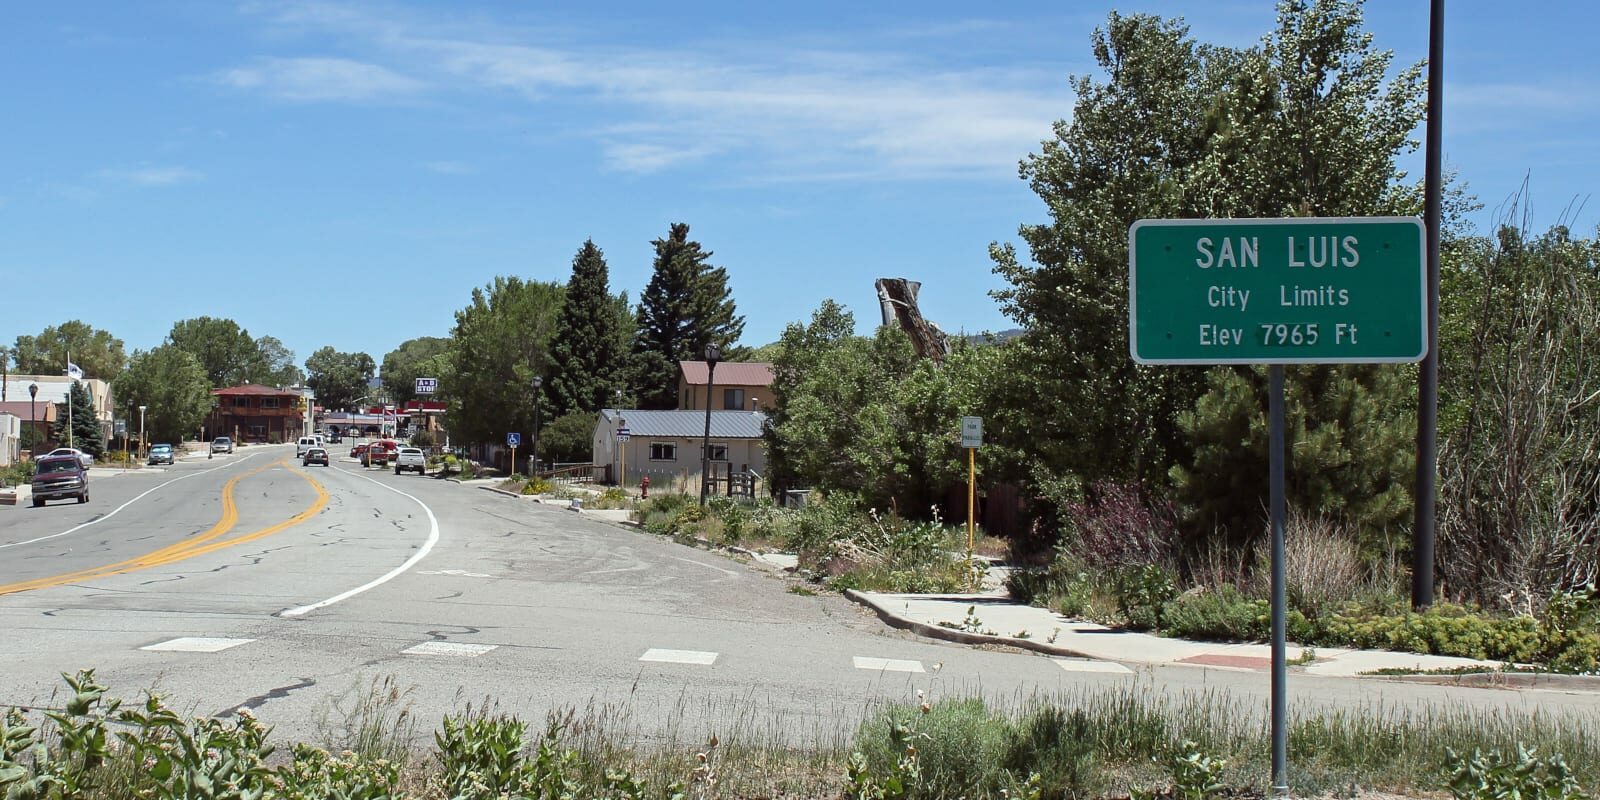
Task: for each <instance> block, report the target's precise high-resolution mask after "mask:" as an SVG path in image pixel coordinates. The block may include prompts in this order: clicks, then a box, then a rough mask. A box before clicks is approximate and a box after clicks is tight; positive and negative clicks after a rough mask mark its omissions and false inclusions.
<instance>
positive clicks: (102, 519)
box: [0, 453, 261, 550]
mask: <svg viewBox="0 0 1600 800" xmlns="http://www.w3.org/2000/svg"><path fill="white" fill-rule="evenodd" d="M258 455H261V454H260V453H250V454H249V455H247V456H245V457H244V458H241V459H239V460H238V461H230V462H228V463H226V464H222V465H220V466H216V467H212V468H211V469H207V470H201V471H199V472H191V473H189V474H188V475H179V476H178V477H176V478H173V479H172V480H170V481H167V482H166V483H158V484H156V485H155V486H152V487H150V488H148V489H146V490H144V491H143V492H141V493H140V494H139V495H138V496H136V497H134V498H133V499H132V500H129V501H128V502H126V503H123V504H122V505H120V506H117V507H116V508H114V509H112V510H111V513H109V514H105V515H102V516H98V517H95V518H94V519H91V520H89V521H88V522H85V523H83V524H81V525H78V526H76V527H72V528H68V529H66V530H64V531H62V532H60V533H52V534H50V535H49V536H40V537H39V538H37V539H29V540H27V541H23V542H11V543H10V544H0V550H4V549H6V548H7V547H21V546H23V545H25V544H33V543H35V542H44V541H49V540H50V539H56V538H60V537H62V536H66V535H67V534H69V533H77V532H78V531H81V530H83V529H84V528H87V527H89V526H90V525H95V524H98V523H101V522H105V521H106V520H108V519H111V518H112V517H114V516H116V515H117V512H119V511H121V510H122V509H124V508H127V507H128V506H131V505H133V504H134V503H137V502H139V501H140V500H143V499H144V497H145V495H147V494H150V493H151V492H153V491H155V490H157V489H163V488H166V487H168V486H171V485H172V484H174V483H177V482H178V481H181V480H184V479H186V478H193V477H195V476H196V475H206V474H209V473H212V472H216V471H217V470H219V469H227V468H228V467H232V466H237V465H239V464H243V463H244V462H245V461H247V460H249V459H250V458H252V457H254V456H258Z"/></svg>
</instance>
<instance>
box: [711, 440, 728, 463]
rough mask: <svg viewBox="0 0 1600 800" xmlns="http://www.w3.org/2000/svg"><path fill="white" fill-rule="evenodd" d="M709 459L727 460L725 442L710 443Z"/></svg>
mask: <svg viewBox="0 0 1600 800" xmlns="http://www.w3.org/2000/svg"><path fill="white" fill-rule="evenodd" d="M711 460H712V461H727V460H728V446H727V445H725V444H714V445H711Z"/></svg>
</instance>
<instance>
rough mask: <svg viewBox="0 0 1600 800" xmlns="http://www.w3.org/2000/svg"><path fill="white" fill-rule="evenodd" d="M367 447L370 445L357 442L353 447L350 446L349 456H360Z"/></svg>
mask: <svg viewBox="0 0 1600 800" xmlns="http://www.w3.org/2000/svg"><path fill="white" fill-rule="evenodd" d="M368 447H371V445H366V444H358V445H356V446H355V447H352V448H350V457H351V458H360V457H361V455H362V454H363V453H365V452H367V448H368Z"/></svg>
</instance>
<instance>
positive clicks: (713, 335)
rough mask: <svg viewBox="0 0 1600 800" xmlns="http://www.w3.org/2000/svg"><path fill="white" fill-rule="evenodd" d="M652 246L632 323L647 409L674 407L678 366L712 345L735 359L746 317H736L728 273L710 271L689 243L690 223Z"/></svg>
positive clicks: (639, 389) (638, 387)
mask: <svg viewBox="0 0 1600 800" xmlns="http://www.w3.org/2000/svg"><path fill="white" fill-rule="evenodd" d="M651 244H653V245H654V246H655V249H656V258H655V268H654V272H653V273H652V274H651V276H650V283H649V284H648V285H646V286H645V290H644V294H642V295H640V297H639V310H638V314H637V317H636V319H635V323H634V329H635V333H634V340H633V358H634V370H635V372H634V378H633V390H634V393H635V394H636V395H637V397H638V402H639V404H640V406H641V407H643V408H675V407H676V406H677V400H678V362H679V361H693V360H698V359H701V358H703V357H704V353H705V348H706V345H708V344H715V345H717V346H718V347H720V348H722V351H723V353H724V357H725V358H727V359H728V360H730V361H731V360H734V359H735V358H736V355H737V354H736V353H735V352H734V350H733V346H734V343H735V342H737V341H738V339H739V336H740V334H742V333H744V317H741V316H739V315H738V314H737V313H735V309H734V304H733V296H732V293H731V291H730V290H729V289H728V271H727V270H726V269H725V268H723V267H713V266H711V264H710V263H709V261H710V259H711V255H712V254H711V252H710V251H708V250H702V249H701V248H700V243H699V242H696V241H691V240H690V239H689V226H688V225H687V224H685V223H681V222H679V223H673V225H672V227H671V229H670V230H669V232H668V234H667V237H666V238H665V239H656V240H655V241H653V242H651Z"/></svg>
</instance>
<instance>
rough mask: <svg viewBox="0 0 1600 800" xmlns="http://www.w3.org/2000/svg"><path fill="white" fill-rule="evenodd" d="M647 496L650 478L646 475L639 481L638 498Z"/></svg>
mask: <svg viewBox="0 0 1600 800" xmlns="http://www.w3.org/2000/svg"><path fill="white" fill-rule="evenodd" d="M649 496H650V476H649V475H646V476H644V477H643V478H640V479H639V497H641V498H647V497H649Z"/></svg>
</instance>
